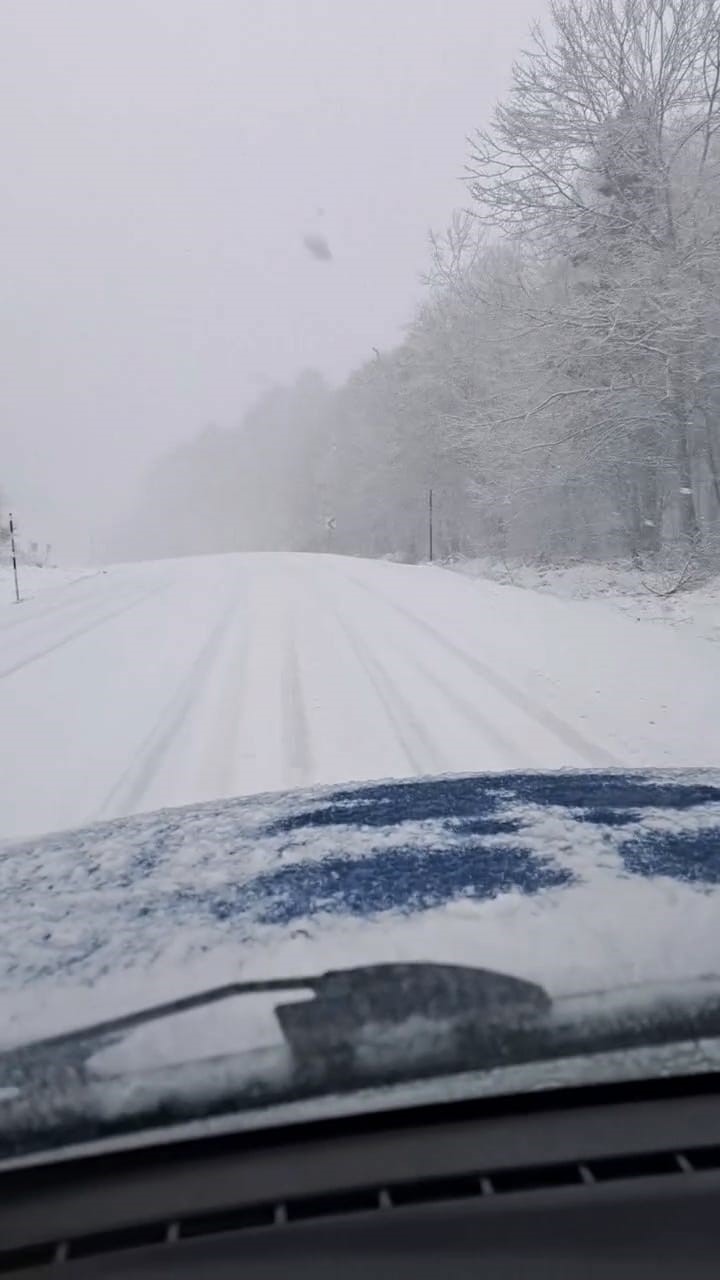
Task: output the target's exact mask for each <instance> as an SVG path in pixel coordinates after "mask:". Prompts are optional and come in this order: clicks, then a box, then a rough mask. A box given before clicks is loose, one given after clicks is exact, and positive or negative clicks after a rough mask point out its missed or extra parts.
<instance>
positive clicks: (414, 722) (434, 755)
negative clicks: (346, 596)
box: [331, 609, 446, 774]
mask: <svg viewBox="0 0 720 1280" xmlns="http://www.w3.org/2000/svg"><path fill="white" fill-rule="evenodd" d="M331 612H332V613H333V615H334V617H335V620H336V622H337V624H338V626H339V627H340V629H341V630H342V632H343V634H344V635H345V637H346V639H347V642H348V644H349V645H350V648H351V649H352V651H353V653H354V654H355V657H356V658H357V661H358V663H359V664H360V666H361V667H362V669H363V671H364V672H365V674H366V676H367V678H368V680H369V681H370V683H371V685H372V687H373V689H374V690H375V693H376V694H377V696H378V699H379V701H380V704H381V706H382V708H383V711H384V712H385V715H386V717H387V719H388V721H389V723H390V725H391V726H392V729H393V732H394V734H395V737H396V739H397V742H398V744H399V746H400V747H401V749H402V751H403V754H404V755H405V758H406V760H407V762H408V764H409V766H410V768H411V769H412V770H413V772H414V773H416V774H425V773H437V772H440V773H442V772H443V771H444V770H445V767H446V766H445V761H443V760H442V759H441V757H440V756H439V754H438V752H437V749H436V747H435V744H434V743H433V741H432V740H431V738H430V736H429V734H428V733H427V731H426V729H425V728H424V726H423V725H421V724H420V722H419V720H418V719H417V717H416V715H415V712H414V711H413V709H412V707H411V706H410V704H409V702H408V701H407V700H406V698H404V697H403V695H402V694H401V693H400V692H399V691H398V689H397V688H396V686H395V685H394V684H393V682H392V680H391V678H390V677H389V675H388V673H387V672H386V671H385V670H384V668H383V667H382V666H381V664H380V663H379V662H378V661H377V660H376V658H375V657H374V656H373V655H372V654H371V652H370V650H369V648H368V646H367V644H365V643H363V642H361V640H360V638H359V636H357V635H356V634H355V632H354V631H353V630H352V628H351V627H350V625H349V624H348V623H347V622H346V620H345V619H344V618H343V617H342V616H341V615H340V614H339V613H338V612H337V610H336V609H331Z"/></svg>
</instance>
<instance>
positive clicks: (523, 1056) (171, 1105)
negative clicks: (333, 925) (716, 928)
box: [0, 964, 720, 1157]
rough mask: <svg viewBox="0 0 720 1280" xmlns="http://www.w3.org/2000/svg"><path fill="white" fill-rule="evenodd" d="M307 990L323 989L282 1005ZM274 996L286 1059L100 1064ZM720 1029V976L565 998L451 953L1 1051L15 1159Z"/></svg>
mask: <svg viewBox="0 0 720 1280" xmlns="http://www.w3.org/2000/svg"><path fill="white" fill-rule="evenodd" d="M297 991H307V992H308V993H310V992H312V993H313V998H310V999H307V1000H297V999H295V1000H293V1001H292V1002H290V1003H283V1002H282V993H284V992H297ZM263 993H264V994H273V993H278V996H279V998H278V1002H277V1003H276V1004H275V1016H276V1018H277V1021H278V1023H279V1026H280V1029H281V1031H282V1035H283V1038H284V1042H285V1048H284V1050H283V1048H282V1046H280V1047H279V1048H278V1049H276V1050H273V1052H274V1053H275V1055H276V1058H275V1059H274V1060H272V1061H269V1059H268V1051H267V1050H256V1049H248V1048H247V1047H244V1046H243V1045H241V1044H240V1045H238V1047H237V1049H236V1050H235V1051H234V1052H230V1053H227V1054H224V1055H222V1056H221V1057H217V1058H204V1059H200V1060H197V1061H193V1059H192V1053H190V1054H189V1055H188V1059H189V1061H185V1062H179V1063H178V1064H177V1066H175V1065H172V1066H169V1067H164V1068H162V1069H159V1068H157V1067H156V1068H155V1069H152V1065H151V1064H150V1065H149V1066H148V1067H145V1066H141V1067H139V1068H138V1069H137V1070H136V1071H128V1070H125V1071H123V1072H122V1074H118V1075H115V1076H113V1075H108V1073H107V1069H105V1070H104V1072H103V1074H102V1075H100V1076H98V1074H97V1073H96V1072H94V1071H93V1066H92V1059H93V1058H94V1057H95V1055H97V1054H98V1053H99V1052H100V1051H101V1050H103V1049H106V1048H108V1047H109V1046H111V1045H113V1044H114V1043H116V1042H117V1041H118V1040H121V1039H122V1038H123V1037H124V1036H126V1035H127V1034H128V1033H130V1032H133V1031H135V1030H137V1029H138V1028H140V1027H142V1026H144V1025H146V1024H148V1023H152V1022H155V1021H158V1020H160V1019H164V1018H169V1017H173V1016H175V1015H177V1014H182V1013H187V1012H189V1011H191V1010H193V1009H199V1008H202V1007H204V1006H207V1005H210V1004H214V1003H217V1002H219V1001H223V1000H227V999H229V998H233V997H242V996H247V995H257V994H263ZM241 1025H242V1024H241V1023H238V1026H240V1027H241ZM718 1036H720V983H719V982H718V980H717V979H716V978H712V979H708V980H698V982H696V983H693V984H687V985H682V984H681V985H676V986H672V987H667V988H665V989H663V990H662V991H661V992H660V993H658V992H657V991H654V992H651V993H650V995H649V994H648V992H647V991H646V990H643V989H642V988H640V989H628V991H626V992H625V993H622V992H612V991H610V992H605V993H593V994H591V995H585V996H575V997H567V998H563V999H557V1000H555V1001H551V999H550V997H549V996H548V994H547V993H546V992H545V991H544V990H543V988H542V987H540V986H538V985H537V984H535V983H532V982H528V981H525V980H524V979H520V978H515V977H511V976H509V975H507V974H502V973H495V972H493V971H491V970H487V969H473V968H465V967H462V966H456V965H442V964H380V965H369V966H362V967H358V968H354V969H340V970H334V971H331V972H328V973H325V974H321V975H316V976H310V977H292V978H287V979H267V980H265V981H257V982H232V983H228V984H226V985H224V986H220V987H215V988H212V989H211V990H208V991H202V992H198V993H197V994H194V995H190V996H184V997H181V998H180V999H176V1000H170V1001H167V1002H165V1003H163V1004H158V1005H154V1006H152V1007H150V1008H147V1009H142V1010H140V1011H139V1012H137V1013H131V1014H127V1015H125V1016H123V1017H119V1018H111V1019H109V1020H107V1021H104V1022H99V1023H95V1024H94V1025H92V1026H89V1027H84V1028H81V1029H79V1030H76V1031H71V1032H68V1033H65V1034H62V1035H56V1036H53V1037H50V1038H48V1039H44V1040H39V1041H35V1042H34V1043H30V1044H27V1045H21V1046H19V1047H17V1048H15V1049H12V1050H9V1051H6V1052H4V1053H2V1054H0V1157H8V1156H10V1155H15V1154H20V1153H22V1154H25V1153H27V1152H29V1151H31V1150H33V1149H37V1148H47V1147H48V1146H59V1145H62V1144H66V1143H70V1142H82V1141H89V1140H91V1139H92V1138H97V1137H101V1136H103V1137H106V1136H109V1135H111V1136H116V1135H118V1134H121V1133H126V1132H129V1131H137V1130H140V1129H147V1128H153V1127H157V1126H160V1125H164V1124H172V1123H177V1122H179V1121H183V1120H191V1119H200V1118H206V1117H209V1116H212V1115H218V1114H222V1113H225V1114H227V1113H240V1112H242V1111H247V1110H251V1109H256V1108H258V1107H269V1106H274V1105H279V1104H283V1103H288V1102H295V1101H298V1100H300V1099H304V1098H311V1097H318V1096H320V1095H326V1094H330V1093H345V1094H347V1093H352V1092H353V1091H355V1090H357V1089H359V1088H363V1087H369V1086H386V1085H391V1084H396V1083H400V1082H409V1081H414V1080H422V1079H427V1078H428V1077H440V1076H443V1075H450V1074H457V1073H458V1072H471V1071H478V1070H488V1069H490V1068H494V1067H507V1066H516V1065H519V1064H522V1063H536V1062H537V1063H541V1062H543V1061H550V1060H558V1059H561V1058H568V1057H577V1056H589V1055H597V1054H602V1053H607V1052H611V1051H614V1050H628V1049H636V1048H637V1049H648V1048H652V1047H655V1046H661V1045H665V1044H674V1043H679V1042H683V1041H697V1040H698V1039H700V1038H703V1037H704V1038H712V1037H718ZM278 1054H280V1055H281V1057H282V1056H283V1055H284V1058H283V1063H282V1070H278V1069H277V1065H278V1063H277V1055H278ZM126 1079H130V1080H131V1081H134V1082H136V1083H137V1088H133V1089H131V1090H130V1091H129V1092H128V1091H125V1090H124V1089H121V1102H120V1105H113V1106H111V1107H110V1108H108V1107H107V1105H106V1103H107V1095H108V1090H109V1091H110V1093H112V1087H113V1081H115V1082H117V1081H118V1080H120V1081H121V1082H122V1081H124V1080H126ZM3 1093H4V1095H5V1100H4V1101H3V1097H2V1095H3Z"/></svg>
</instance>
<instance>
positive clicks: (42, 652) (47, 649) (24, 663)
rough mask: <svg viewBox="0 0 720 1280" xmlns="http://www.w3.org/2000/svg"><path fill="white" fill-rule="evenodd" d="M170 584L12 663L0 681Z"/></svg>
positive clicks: (0, 671) (2, 670)
mask: <svg viewBox="0 0 720 1280" xmlns="http://www.w3.org/2000/svg"><path fill="white" fill-rule="evenodd" d="M169 586H170V584H169V583H168V584H167V585H165V586H163V587H160V588H158V587H153V589H152V591H144V592H143V593H142V595H139V596H138V595H135V596H134V597H133V599H132V600H130V601H129V602H128V601H126V602H125V604H122V605H120V606H119V608H116V609H109V610H107V612H106V613H104V614H102V616H101V617H99V618H94V619H93V621H92V622H91V623H89V624H87V623H86V624H85V626H82V627H76V629H75V630H74V631H70V632H68V633H67V634H66V635H64V636H63V637H62V639H61V640H56V641H54V643H53V644H49V645H46V646H45V647H44V648H43V649H39V650H36V652H35V653H31V654H30V655H29V656H28V657H25V658H21V659H20V661H19V662H14V663H11V664H10V665H9V666H7V667H0V680H5V679H6V678H7V677H8V676H13V675H15V673H16V672H17V671H22V670H23V669H24V668H25V667H29V666H31V665H32V663H33V662H40V660H41V659H42V658H47V657H48V656H49V654H51V653H55V652H56V651H57V650H58V649H64V648H65V646H66V645H68V644H72V642H73V641H74V640H81V639H82V637H83V636H87V635H89V634H90V632H91V631H96V630H97V628H98V627H102V626H104V624H105V623H106V622H111V621H112V619H113V618H119V617H120V615H121V614H123V613H128V612H129V611H130V610H131V609H136V608H137V607H138V605H141V604H144V603H145V601H146V600H152V599H156V598H157V597H158V596H159V595H160V594H162V592H163V591H167V590H168V589H169Z"/></svg>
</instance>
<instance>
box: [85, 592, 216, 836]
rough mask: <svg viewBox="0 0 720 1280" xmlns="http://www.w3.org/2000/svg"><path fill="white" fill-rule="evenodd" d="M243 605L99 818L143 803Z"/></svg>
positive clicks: (185, 682)
mask: <svg viewBox="0 0 720 1280" xmlns="http://www.w3.org/2000/svg"><path fill="white" fill-rule="evenodd" d="M239 608H240V601H239V600H237V599H233V601H232V603H231V604H230V605H229V606H228V608H227V609H226V610H225V612H224V613H223V614H222V616H221V618H220V620H219V622H218V623H217V624H216V626H215V627H214V628H213V630H212V632H211V634H210V637H209V639H208V640H207V641H206V642H205V644H204V645H203V647H202V648H201V650H200V652H199V653H198V655H197V657H196V658H195V660H194V662H193V664H192V666H191V667H190V670H189V671H188V672H187V673H186V675H185V676H184V677H183V678H182V680H181V681H180V684H179V685H178V687H177V689H176V690H175V693H174V694H173V696H172V698H171V699H170V701H169V702H168V703H167V704H166V706H165V708H164V709H163V711H162V712H161V714H160V717H159V719H158V720H157V722H156V724H155V726H154V727H153V729H152V730H151V731H150V733H149V734H148V735H147V737H146V738H145V740H144V741H143V742H142V743H141V745H140V747H139V749H138V752H137V755H136V756H135V757H134V758H133V760H132V761H131V762H130V764H129V765H128V766H127V768H126V769H125V771H124V772H123V773H122V774H121V775H120V777H119V778H118V780H117V782H115V783H114V785H113V786H112V787H111V789H110V791H109V792H108V793H107V795H106V796H105V799H104V800H103V802H102V804H101V805H100V807H99V809H98V810H97V811H96V813H95V818H96V819H98V818H104V817H108V816H122V815H124V814H127V813H130V812H132V811H133V810H137V809H138V808H139V807H140V806H141V803H142V800H143V797H144V796H145V795H146V794H147V792H148V791H149V790H150V787H151V786H152V784H153V782H154V781H155V778H156V777H157V775H158V773H159V771H160V769H161V768H162V766H163V764H164V762H165V760H166V757H167V756H168V754H169V753H170V751H171V750H172V746H173V743H174V742H175V740H176V738H177V735H178V733H179V731H180V729H181V728H182V725H183V724H184V722H185V721H186V720H187V719H188V717H189V715H190V713H191V711H192V709H193V707H194V706H195V704H196V703H197V702H198V700H199V699H200V698H201V697H202V695H203V693H204V691H205V689H206V687H207V685H208V683H209V681H210V679H211V678H212V675H213V662H214V660H215V658H216V657H217V655H218V653H219V651H220V648H221V646H222V644H223V641H224V640H225V637H226V635H227V633H228V631H229V630H230V627H231V626H232V624H233V622H234V620H235V617H236V615H237V612H238V610H239Z"/></svg>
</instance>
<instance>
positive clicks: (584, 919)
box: [0, 771, 720, 1039]
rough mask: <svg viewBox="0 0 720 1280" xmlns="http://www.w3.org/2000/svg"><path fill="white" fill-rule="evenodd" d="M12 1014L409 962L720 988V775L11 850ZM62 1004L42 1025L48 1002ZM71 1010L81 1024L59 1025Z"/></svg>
mask: <svg viewBox="0 0 720 1280" xmlns="http://www.w3.org/2000/svg"><path fill="white" fill-rule="evenodd" d="M0 894H1V895H2V901H3V902H4V903H5V904H12V908H11V910H8V909H7V906H6V909H5V912H4V922H3V930H2V932H3V944H4V945H3V947H2V949H1V951H0V1000H1V999H3V998H4V1000H5V1007H6V1010H7V1011H8V1012H7V1025H8V1026H9V1027H10V1028H11V1031H10V1039H13V1038H14V1034H19V1030H20V1023H19V1022H18V1018H19V1014H18V1013H17V1010H19V1009H20V1008H22V1009H23V1011H24V1013H27V1012H28V1010H30V1013H31V1017H30V1021H31V1023H32V1026H33V1030H35V1031H38V1030H41V1031H47V1030H53V1029H57V1028H58V1027H59V1026H62V1025H63V1021H64V1022H72V1021H74V1020H75V1015H79V1014H80V1012H81V1011H83V1010H84V1011H85V1012H90V1011H92V1012H94V1013H95V1014H97V1012H98V1011H99V1010H98V1005H97V1002H96V1003H95V1004H94V1005H93V1004H92V1002H89V1003H87V1002H86V1006H82V1001H81V1002H80V1004H78V1003H77V1002H76V1003H75V1004H73V1002H72V1001H71V1000H70V998H69V995H68V1000H67V1003H66V1004H63V1002H62V1001H60V1002H58V1001H57V1000H56V999H55V996H54V993H56V992H57V991H58V990H61V991H63V992H67V993H69V992H70V991H71V990H74V991H76V992H80V993H82V992H83V991H85V992H86V993H88V992H90V991H96V992H97V991H102V992H103V993H104V994H103V997H102V1001H103V1003H102V1006H101V1007H102V1011H103V1012H104V1013H105V1014H106V1015H107V1014H108V1013H113V1012H116V1011H120V1010H121V1009H123V1008H127V1007H128V1006H132V1005H133V1004H134V1003H136V1002H137V1000H138V998H140V997H142V998H149V997H151V996H152V997H156V996H163V997H164V996H167V995H169V994H173V993H175V992H178V991H183V990H187V989H188V988H190V987H193V986H197V985H202V983H203V982H206V981H209V980H212V981H217V980H227V979H228V977H231V976H233V977H234V976H239V975H240V974H242V975H243V976H247V977H253V976H257V975H258V974H260V975H262V974H273V973H274V974H288V973H293V972H318V971H322V970H323V969H327V968H332V967H338V966H342V965H348V964H353V963H371V962H376V961H383V960H395V959H399V958H401V959H418V960H419V959H422V960H445V961H453V962H457V963H468V964H478V965H484V966H487V967H494V968H498V969H502V970H504V971H506V972H509V973H516V974H518V975H521V976H526V977H528V978H532V979H534V980H536V981H539V982H541V983H543V984H544V985H545V986H546V987H547V988H548V989H549V990H550V991H551V992H553V993H557V992H562V991H567V990H578V989H585V990H590V989H593V988H607V987H612V986H617V985H622V984H627V983H632V982H656V981H659V982H663V981H666V980H675V979H684V978H687V977H691V976H694V975H703V974H707V973H718V972H720V774H719V773H715V772H705V771H701V772H698V771H692V772H682V771H672V772H667V771H663V772H657V773H652V772H633V773H624V772H618V771H613V772H569V771H568V772H559V773H510V774H485V775H473V776H463V777H443V778H431V779H419V780H412V781H407V782H397V781H393V782H381V783H377V784H370V785H367V784H363V785H357V786H345V787H342V788H332V789H329V788H323V789H317V790H313V791H302V792H295V793H288V794H279V795H264V796H259V797H252V798H241V799H236V800H222V801H217V802H211V803H206V804H202V805H197V806H190V807H185V808H182V809H174V810H163V811H160V812H157V813H152V814H147V815H142V816H139V817H130V818H124V819H118V820H114V821H110V822H103V823H100V824H96V825H94V826H91V827H87V828H84V829H83V830H80V831H72V832H63V833H61V834H57V835H47V836H42V837H39V838H37V839H32V840H24V841H22V842H19V843H10V844H5V845H3V846H2V847H1V848H0ZM33 989H37V991H38V993H42V999H39V1003H38V1004H37V1010H40V1012H41V1013H42V1016H40V1015H39V1014H38V1017H37V1018H36V1019H35V1021H34V1022H33V1018H32V1010H33V1003H32V999H31V996H30V994H29V993H30V992H31V990H33ZM59 1009H60V1010H61V1013H59V1012H58V1010H59Z"/></svg>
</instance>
